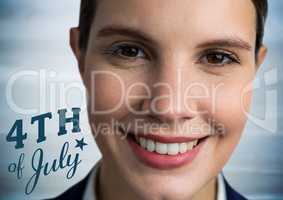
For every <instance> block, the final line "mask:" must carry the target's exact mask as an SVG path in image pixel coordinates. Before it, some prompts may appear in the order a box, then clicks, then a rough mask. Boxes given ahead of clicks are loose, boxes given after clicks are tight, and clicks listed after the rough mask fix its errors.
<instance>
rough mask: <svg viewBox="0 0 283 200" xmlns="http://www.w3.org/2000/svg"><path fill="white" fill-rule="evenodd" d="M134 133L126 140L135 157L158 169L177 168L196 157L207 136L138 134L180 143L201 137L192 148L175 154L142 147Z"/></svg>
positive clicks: (157, 139)
mask: <svg viewBox="0 0 283 200" xmlns="http://www.w3.org/2000/svg"><path fill="white" fill-rule="evenodd" d="M134 137H135V135H134V134H128V135H127V142H128V144H129V146H130V148H131V149H132V151H133V153H134V155H135V156H136V158H137V159H138V160H139V161H140V162H142V163H143V164H145V165H146V166H149V167H152V168H156V169H160V170H170V169H174V168H178V167H181V166H184V165H188V164H190V163H191V162H193V160H194V159H195V158H196V157H197V155H198V153H199V152H200V150H201V148H202V146H203V145H204V142H205V141H206V139H207V138H208V137H205V136H203V137H199V138H192V137H171V136H170V137H169V136H160V135H152V134H138V137H144V138H147V139H152V140H154V141H158V142H163V143H182V142H190V141H193V140H196V139H201V141H200V143H199V144H197V145H196V146H195V147H194V148H193V149H191V150H189V151H187V152H185V153H179V154H177V155H161V154H158V153H156V152H149V151H147V150H145V149H144V148H142V147H141V146H140V145H139V144H137V143H136V141H135V139H134Z"/></svg>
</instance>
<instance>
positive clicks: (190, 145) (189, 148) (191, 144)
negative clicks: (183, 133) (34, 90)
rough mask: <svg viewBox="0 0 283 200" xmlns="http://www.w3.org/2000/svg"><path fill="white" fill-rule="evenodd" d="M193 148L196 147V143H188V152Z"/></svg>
mask: <svg viewBox="0 0 283 200" xmlns="http://www.w3.org/2000/svg"><path fill="white" fill-rule="evenodd" d="M193 147H194V142H188V143H187V148H188V150H191V149H192V148H193Z"/></svg>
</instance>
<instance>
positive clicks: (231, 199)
mask: <svg viewBox="0 0 283 200" xmlns="http://www.w3.org/2000/svg"><path fill="white" fill-rule="evenodd" d="M224 183H225V190H226V195H227V200H247V198H245V197H244V196H242V195H241V194H240V193H238V192H237V191H236V190H234V189H233V188H232V187H231V186H230V184H229V183H228V182H227V180H226V179H225V178H224Z"/></svg>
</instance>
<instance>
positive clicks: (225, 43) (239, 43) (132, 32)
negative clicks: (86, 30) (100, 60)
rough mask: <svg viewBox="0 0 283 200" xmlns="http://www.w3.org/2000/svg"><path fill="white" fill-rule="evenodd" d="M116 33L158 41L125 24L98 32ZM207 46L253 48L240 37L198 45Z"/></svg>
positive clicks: (99, 34) (148, 41)
mask: <svg viewBox="0 0 283 200" xmlns="http://www.w3.org/2000/svg"><path fill="white" fill-rule="evenodd" d="M115 35H120V36H127V37H132V38H137V39H140V40H142V41H144V42H147V43H149V44H156V42H155V41H154V40H153V39H151V38H150V37H149V36H148V34H146V33H145V32H143V31H141V30H139V29H136V28H132V27H126V26H123V25H109V26H106V27H104V28H102V29H101V30H99V31H98V33H97V37H110V36H115ZM207 47H230V48H238V49H244V50H247V51H251V49H252V47H251V45H250V44H249V43H248V42H246V41H244V40H243V39H241V38H239V37H231V38H224V39H214V40H209V41H206V42H203V43H201V44H199V45H197V47H196V48H207Z"/></svg>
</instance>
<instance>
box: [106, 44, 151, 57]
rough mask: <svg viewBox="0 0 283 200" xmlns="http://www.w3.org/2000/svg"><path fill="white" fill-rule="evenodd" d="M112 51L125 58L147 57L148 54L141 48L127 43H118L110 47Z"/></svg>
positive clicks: (115, 54)
mask: <svg viewBox="0 0 283 200" xmlns="http://www.w3.org/2000/svg"><path fill="white" fill-rule="evenodd" d="M110 52H111V54H112V55H114V56H118V57H121V58H124V59H137V58H146V55H145V53H144V51H143V50H142V49H141V48H139V47H137V46H133V45H127V44H121V45H116V46H114V47H113V48H112V49H110Z"/></svg>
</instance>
